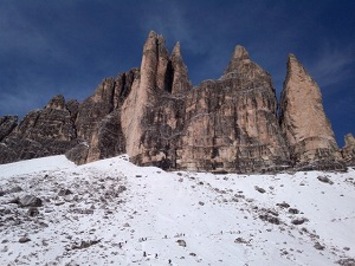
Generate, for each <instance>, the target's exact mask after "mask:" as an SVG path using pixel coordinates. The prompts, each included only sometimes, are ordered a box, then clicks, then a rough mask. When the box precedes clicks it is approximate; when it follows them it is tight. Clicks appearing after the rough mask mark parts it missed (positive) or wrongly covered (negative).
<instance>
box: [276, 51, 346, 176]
mask: <svg viewBox="0 0 355 266" xmlns="http://www.w3.org/2000/svg"><path fill="white" fill-rule="evenodd" d="M280 105H281V115H280V124H281V128H282V131H283V133H284V135H285V138H286V140H287V142H288V144H289V146H290V152H291V159H292V163H293V165H294V166H295V167H296V168H298V169H337V168H339V169H342V168H343V167H344V165H343V164H342V162H341V155H340V153H339V150H338V147H337V144H336V141H335V137H334V133H333V130H332V128H331V125H330V123H329V121H328V119H327V117H326V115H325V113H324V110H323V105H322V96H321V93H320V90H319V87H318V85H317V84H316V82H315V81H313V79H312V78H311V77H310V76H309V74H308V73H307V71H306V70H305V69H304V68H303V66H302V65H301V64H300V63H299V62H298V60H297V59H296V57H295V56H294V55H290V56H289V58H288V63H287V75H286V79H285V82H284V89H283V92H282V96H281V104H280Z"/></svg>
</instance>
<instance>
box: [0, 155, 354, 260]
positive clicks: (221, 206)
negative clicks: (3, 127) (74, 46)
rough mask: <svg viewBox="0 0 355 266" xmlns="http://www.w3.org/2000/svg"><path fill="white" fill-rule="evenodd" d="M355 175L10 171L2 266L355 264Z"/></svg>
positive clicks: (49, 164) (68, 168)
mask: <svg viewBox="0 0 355 266" xmlns="http://www.w3.org/2000/svg"><path fill="white" fill-rule="evenodd" d="M351 258H355V171H354V170H353V169H349V171H348V173H334V174H329V173H322V172H308V173H305V172H300V173H296V174H279V175H253V176H247V175H235V174H228V175H213V174H206V173H192V172H174V173H167V172H164V171H162V170H160V169H158V168H154V167H145V168H143V167H137V166H135V165H133V164H131V163H129V162H128V159H127V157H125V156H121V157H116V158H112V159H107V160H102V161H98V162H94V163H91V164H86V165H83V166H76V165H74V164H72V163H71V162H69V161H67V160H66V159H65V157H64V156H53V157H47V158H42V159H35V160H29V161H23V162H18V163H12V164H6V165H0V261H1V262H0V264H1V265H169V264H170V265H336V264H340V265H355V261H354V260H352V259H351Z"/></svg>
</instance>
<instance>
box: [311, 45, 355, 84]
mask: <svg viewBox="0 0 355 266" xmlns="http://www.w3.org/2000/svg"><path fill="white" fill-rule="evenodd" d="M353 51H354V47H352V46H349V47H346V48H342V49H340V48H338V47H334V46H333V47H332V46H330V45H329V44H327V45H325V46H324V47H323V48H321V49H320V51H319V55H318V57H317V58H316V60H315V61H314V62H313V64H312V65H311V67H310V72H311V73H312V75H313V76H314V78H315V79H316V80H317V81H320V82H321V84H322V86H329V85H333V84H335V83H337V82H339V81H341V80H344V79H346V78H347V77H348V76H349V75H352V74H353V73H351V71H350V69H347V67H348V66H349V65H351V64H353V63H355V53H354V52H353Z"/></svg>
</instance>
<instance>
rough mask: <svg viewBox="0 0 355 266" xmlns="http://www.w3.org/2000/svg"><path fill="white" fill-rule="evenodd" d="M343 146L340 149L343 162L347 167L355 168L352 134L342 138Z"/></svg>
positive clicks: (354, 140)
mask: <svg viewBox="0 0 355 266" xmlns="http://www.w3.org/2000/svg"><path fill="white" fill-rule="evenodd" d="M344 141H345V146H344V148H343V149H342V155H343V158H344V162H345V163H346V165H348V166H355V138H354V136H353V135H352V134H350V133H349V134H347V135H346V136H345V138H344Z"/></svg>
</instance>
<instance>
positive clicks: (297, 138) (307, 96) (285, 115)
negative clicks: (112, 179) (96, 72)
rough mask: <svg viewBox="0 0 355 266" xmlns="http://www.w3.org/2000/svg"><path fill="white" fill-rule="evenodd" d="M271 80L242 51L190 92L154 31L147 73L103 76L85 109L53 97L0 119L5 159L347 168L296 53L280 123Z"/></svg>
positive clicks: (176, 57)
mask: <svg viewBox="0 0 355 266" xmlns="http://www.w3.org/2000/svg"><path fill="white" fill-rule="evenodd" d="M277 106H278V104H277V99H276V96H275V90H274V88H273V86H272V81H271V77H270V75H269V74H268V73H267V72H266V71H265V70H263V69H262V68H261V67H260V66H258V65H257V64H256V63H254V62H253V61H252V60H251V59H250V56H249V54H248V52H247V51H246V50H245V48H244V47H242V46H236V47H235V50H234V53H233V55H232V58H231V60H230V63H229V64H228V66H227V68H226V70H225V72H224V74H223V75H222V77H221V78H220V79H218V80H207V81H204V82H202V83H201V84H200V85H199V86H196V87H194V88H192V85H191V82H190V81H189V78H188V71H187V67H186V65H185V64H184V61H183V58H182V55H181V47H180V44H179V43H177V44H176V45H175V47H174V49H173V51H172V53H171V54H169V52H168V50H167V48H166V46H165V40H164V38H163V37H162V36H161V35H158V34H156V33H155V32H150V33H149V36H148V38H147V40H146V42H145V44H144V47H143V57H142V62H141V66H140V68H139V69H132V70H130V71H128V72H125V73H123V74H120V75H118V76H117V77H114V78H107V79H104V80H103V82H102V83H101V84H100V85H99V86H98V87H97V89H96V90H95V92H94V94H93V95H92V96H90V97H88V98H87V99H86V100H85V101H84V102H83V103H81V104H79V103H78V102H77V101H75V100H71V101H67V102H65V100H64V98H63V97H62V96H56V97H54V98H53V99H52V100H51V101H50V102H49V103H48V104H47V105H46V106H45V107H44V109H42V110H37V111H33V112H31V113H29V114H28V115H27V116H26V117H25V118H24V119H23V120H22V121H21V122H20V123H19V124H18V122H17V118H16V117H1V118H0V145H1V146H0V147H1V150H0V163H5V162H12V161H16V160H21V159H29V158H34V157H40V156H47V155H53V154H63V153H65V154H66V156H67V157H68V158H69V159H70V160H72V161H74V162H76V163H77V164H83V163H87V162H91V161H95V160H99V159H103V158H108V157H112V156H116V155H119V154H123V153H128V155H129V156H130V158H131V160H132V161H133V162H134V163H136V164H138V165H155V166H158V167H161V168H163V169H188V170H199V171H201V170H203V171H214V172H238V173H253V172H255V173H261V172H270V171H278V170H282V169H286V168H289V167H294V168H296V169H343V167H344V164H343V161H342V156H343V157H344V158H346V162H347V163H348V162H353V161H352V160H353V159H354V153H355V152H354V148H353V147H354V146H355V145H354V141H353V138H351V137H348V141H347V144H346V147H344V149H343V150H342V155H341V153H340V152H339V150H338V148H337V145H336V143H335V139H334V134H333V131H332V129H331V126H330V124H329V122H328V120H327V118H326V116H325V114H324V110H323V106H322V101H321V94H320V91H319V88H318V86H317V84H316V83H315V82H314V81H313V80H312V79H311V77H310V76H309V75H308V73H307V72H306V71H305V70H304V68H303V67H302V65H301V64H300V63H299V62H298V61H297V59H296V58H295V57H294V56H290V58H289V61H288V67H287V77H286V80H285V83H284V91H283V93H282V99H281V111H280V117H278V114H277Z"/></svg>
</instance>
